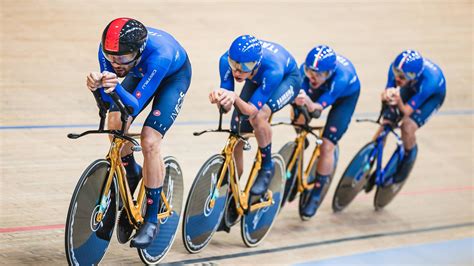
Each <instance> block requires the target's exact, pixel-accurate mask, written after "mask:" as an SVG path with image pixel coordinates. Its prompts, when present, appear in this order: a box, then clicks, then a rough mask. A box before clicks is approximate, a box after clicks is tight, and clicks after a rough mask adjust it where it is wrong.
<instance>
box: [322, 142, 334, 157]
mask: <svg viewBox="0 0 474 266" xmlns="http://www.w3.org/2000/svg"><path fill="white" fill-rule="evenodd" d="M335 147H336V145H334V143H332V141H330V140H329V139H326V138H323V144H322V145H321V156H329V155H332V154H333V152H334V149H335Z"/></svg>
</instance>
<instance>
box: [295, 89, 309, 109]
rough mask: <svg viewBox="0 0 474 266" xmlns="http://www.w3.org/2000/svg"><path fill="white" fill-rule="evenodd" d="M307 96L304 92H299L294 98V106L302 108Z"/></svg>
mask: <svg viewBox="0 0 474 266" xmlns="http://www.w3.org/2000/svg"><path fill="white" fill-rule="evenodd" d="M306 98H308V95H306V92H305V91H304V90H300V92H299V93H298V96H296V98H295V104H296V105H298V106H303V105H305V104H306V102H307V99H306Z"/></svg>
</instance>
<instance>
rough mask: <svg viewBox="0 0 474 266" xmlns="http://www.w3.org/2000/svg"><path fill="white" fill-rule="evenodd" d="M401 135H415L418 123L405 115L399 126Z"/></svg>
mask: <svg viewBox="0 0 474 266" xmlns="http://www.w3.org/2000/svg"><path fill="white" fill-rule="evenodd" d="M400 128H401V130H402V134H403V135H407V136H412V135H415V132H416V130H417V129H418V125H417V124H416V122H415V121H413V119H411V118H410V117H405V118H404V119H403V121H402V124H401V126H400Z"/></svg>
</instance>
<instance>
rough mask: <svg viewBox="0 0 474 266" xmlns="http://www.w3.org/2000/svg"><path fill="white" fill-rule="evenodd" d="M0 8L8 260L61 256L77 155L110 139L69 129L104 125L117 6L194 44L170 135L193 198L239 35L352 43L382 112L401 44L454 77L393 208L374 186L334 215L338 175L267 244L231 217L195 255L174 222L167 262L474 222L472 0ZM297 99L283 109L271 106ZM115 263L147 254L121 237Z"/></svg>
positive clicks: (389, 238) (401, 241)
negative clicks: (221, 66) (98, 77)
mask: <svg viewBox="0 0 474 266" xmlns="http://www.w3.org/2000/svg"><path fill="white" fill-rule="evenodd" d="M0 10H1V16H0V29H1V35H0V37H1V44H0V47H1V56H0V61H1V79H0V81H1V83H0V88H1V98H0V99H1V100H0V109H1V118H0V126H1V127H0V177H1V179H0V180H1V183H0V188H1V192H0V200H1V202H0V204H1V205H0V264H9V265H11V264H48V265H50V264H65V263H66V261H65V255H64V222H65V219H66V212H67V207H68V205H69V200H70V196H71V194H72V191H73V189H74V187H75V184H76V182H77V180H78V178H79V176H80V174H81V172H82V170H83V169H84V168H85V167H86V166H87V165H88V164H89V163H90V162H91V161H92V160H94V159H96V158H99V157H102V156H103V155H104V154H105V152H106V149H107V148H108V146H107V139H106V138H101V137H94V136H91V137H86V138H83V139H80V140H76V141H72V140H69V139H67V138H66V134H67V133H69V132H79V131H83V130H86V129H91V128H95V127H96V125H97V122H98V116H97V110H96V107H95V103H94V100H93V97H92V95H91V94H90V93H89V92H88V91H87V90H86V88H85V75H86V74H87V73H88V72H89V71H95V70H97V69H98V63H97V58H96V57H97V46H98V42H99V38H100V35H101V33H102V30H103V28H104V27H105V25H106V24H107V23H108V22H109V21H110V20H112V19H113V18H115V17H119V16H129V17H134V18H137V19H139V20H140V21H142V22H143V23H144V24H146V25H149V26H154V27H157V28H161V29H164V30H166V31H168V32H170V33H172V34H173V35H174V36H175V37H176V38H177V39H178V40H179V41H180V42H181V43H182V44H183V46H184V47H185V48H186V49H187V51H188V53H189V56H190V59H191V62H192V66H193V81H192V84H191V88H190V90H189V92H188V94H187V96H186V99H185V103H184V107H183V109H182V111H181V114H180V116H179V118H178V120H177V123H176V124H175V125H174V126H173V128H172V129H171V130H170V131H169V132H168V135H167V136H166V141H165V147H164V152H165V154H167V155H174V156H176V157H177V158H178V160H179V162H180V164H181V166H182V167H183V171H184V178H185V191H186V193H185V195H184V197H186V196H187V191H188V189H189V186H190V184H191V183H192V180H193V178H194V176H195V174H196V172H197V170H198V169H199V167H200V165H201V164H202V163H203V162H204V161H205V160H206V159H207V158H208V157H209V156H210V155H211V154H213V153H216V152H218V151H220V149H221V148H222V147H223V145H224V141H225V136H217V137H216V136H211V135H209V136H203V137H199V138H196V137H193V136H192V135H191V133H192V132H193V131H195V130H201V129H206V128H213V127H215V126H216V123H217V121H216V119H217V112H216V108H215V106H212V105H210V104H209V103H208V100H207V94H208V92H209V91H210V90H211V89H212V88H215V87H217V86H218V85H219V80H218V65H217V63H218V57H219V56H220V55H221V54H222V53H223V52H224V51H225V50H226V49H227V47H228V46H229V45H230V43H231V41H232V40H233V38H235V37H236V36H237V35H240V34H243V33H252V34H255V35H256V36H257V37H259V38H262V39H265V40H271V41H275V42H278V43H281V44H282V45H283V46H285V47H286V48H287V49H289V50H290V51H291V52H292V53H293V55H294V56H295V57H296V58H297V61H298V62H302V60H303V59H304V57H305V56H306V53H307V52H308V51H309V50H310V49H311V48H312V47H313V46H314V45H316V44H320V43H324V44H328V45H330V46H332V47H333V48H334V49H335V50H336V51H337V52H338V53H341V54H343V55H345V56H347V57H348V58H349V59H350V60H352V62H353V63H354V65H355V66H356V68H357V71H358V74H359V77H360V80H361V83H362V93H361V96H360V98H359V103H358V106H357V109H356V115H357V116H358V117H361V116H364V117H375V116H376V114H377V113H378V111H379V101H378V99H379V93H380V90H381V89H382V88H383V87H384V85H385V82H386V74H387V69H388V65H389V63H390V62H391V60H393V58H394V57H395V56H396V54H397V53H399V52H400V51H401V50H403V49H406V48H412V49H417V50H419V51H421V53H422V54H423V55H424V56H426V57H428V58H430V59H432V60H433V61H434V62H436V63H438V64H439V65H440V66H441V68H442V69H443V70H444V73H445V75H446V78H447V91H448V93H447V94H448V95H447V98H446V101H445V103H444V106H443V107H442V110H441V112H440V113H439V115H436V116H434V117H433V118H432V120H431V121H430V122H429V123H428V124H427V125H426V126H425V127H424V128H422V130H420V131H419V132H418V135H417V137H418V143H419V147H420V152H419V158H418V161H417V164H416V166H415V169H414V171H413V172H412V175H411V178H410V180H409V181H408V183H407V185H406V186H405V187H404V190H403V191H402V194H401V195H399V196H398V198H396V199H395V201H394V202H393V203H392V204H391V205H389V206H388V207H387V208H386V209H385V210H383V211H380V212H375V211H374V210H373V207H372V198H373V192H372V193H371V194H370V195H365V194H364V195H360V196H359V197H358V198H357V199H356V201H355V202H353V204H352V205H351V206H350V207H349V208H348V209H347V210H345V211H344V212H343V213H340V214H333V213H332V210H331V207H330V203H331V200H332V196H333V191H334V188H335V183H333V185H332V187H331V190H330V192H329V194H328V198H326V200H325V202H324V204H323V206H322V207H321V209H320V211H319V212H318V214H317V216H316V218H314V219H313V220H311V221H309V222H301V221H300V219H299V217H298V213H297V205H296V204H290V205H289V206H288V207H286V208H285V209H284V210H283V212H282V213H281V214H280V216H279V217H278V220H277V221H276V223H275V225H274V228H273V231H272V232H271V233H270V235H269V237H268V238H267V239H266V240H265V241H264V242H263V243H262V245H260V246H259V247H257V248H254V249H247V248H245V247H244V245H243V243H242V241H241V239H240V232H239V230H240V229H239V228H238V227H236V228H233V230H232V232H231V233H230V234H229V235H227V234H225V233H219V234H216V235H215V237H214V239H213V241H212V243H211V245H210V246H209V247H208V248H207V249H206V250H204V252H202V253H200V254H198V255H189V254H187V252H186V251H185V249H184V247H183V244H182V240H181V234H180V233H179V234H178V236H177V238H176V241H175V244H174V246H173V248H172V250H171V252H170V253H169V254H168V255H167V257H166V258H165V260H164V262H187V263H198V262H206V261H211V262H215V263H222V264H236V263H249V264H250V263H256V262H260V263H280V264H292V263H297V262H305V261H310V260H313V261H314V260H317V259H323V258H330V257H338V256H342V255H348V254H355V253H360V252H365V251H372V250H379V249H387V248H392V247H400V246H404V245H408V244H419V243H429V242H436V241H441V240H454V239H461V238H470V237H473V236H474V230H473V224H474V209H473V190H474V185H473V178H474V175H473V164H474V159H473V158H474V156H473V147H474V146H473V129H474V122H473V85H472V84H473V83H472V82H473V74H472V73H473V61H472V60H473V58H472V51H473V50H472V47H473V39H472V36H473V29H472V22H473V6H472V1H469V0H468V1H454V0H439V1H422V0H418V1H408V0H401V1H387V0H384V1H375V0H372V1H371V0H353V1H349V0H347V1H346V0H339V1H319V0H318V1H309V0H308V1H290V0H286V1H259V2H257V1H191V0H190V1H160V0H149V1H128V2H127V3H120V4H119V1H24V0H2V2H1V6H0ZM288 113H289V110H288V109H284V110H282V111H281V112H280V113H278V114H277V115H276V118H277V119H285V118H286V117H287V116H288ZM144 117H145V115H142V116H141V117H140V119H139V120H138V122H142V121H143V119H144ZM139 130H140V128H139V127H133V131H139ZM374 130H375V127H374V126H372V125H367V124H356V123H355V122H353V123H352V124H351V127H350V128H349V130H348V132H347V133H346V135H345V136H344V138H343V139H342V141H341V142H340V147H341V156H340V161H339V166H338V170H337V174H336V181H337V180H338V179H339V177H340V175H341V174H342V171H343V170H344V168H345V167H346V166H347V164H348V163H349V161H350V159H351V158H352V156H353V155H354V154H355V152H356V151H357V150H358V149H359V148H360V147H361V146H362V145H363V144H365V142H367V141H368V140H369V139H370V137H371V136H372V134H373V133H374ZM293 137H294V133H293V130H292V129H290V128H281V129H279V130H278V131H274V141H273V147H274V150H275V151H276V150H277V149H279V148H280V147H281V146H282V145H283V144H284V143H285V142H286V141H289V140H291V139H292V138H293ZM255 147H256V145H254V149H253V151H255ZM248 154H249V155H248V156H249V157H250V156H252V155H251V153H248ZM139 157H140V156H139ZM247 162H248V161H247ZM247 165H248V164H247ZM471 248H472V247H471ZM117 263H123V264H132V263H136V264H139V263H140V260H139V258H138V256H137V253H136V251H135V250H132V249H130V248H128V245H119V244H118V243H117V242H116V240H115V237H114V238H113V241H112V244H111V247H110V248H109V251H108V253H107V255H106V256H105V258H104V260H103V264H117ZM394 263H395V262H394ZM470 263H472V261H471V262H470ZM468 264H469V263H468Z"/></svg>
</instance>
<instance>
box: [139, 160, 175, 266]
mask: <svg viewBox="0 0 474 266" xmlns="http://www.w3.org/2000/svg"><path fill="white" fill-rule="evenodd" d="M163 162H164V165H165V169H166V172H165V177H164V182H163V192H165V195H166V199H167V200H168V203H169V205H170V206H171V208H172V214H171V216H168V217H166V218H163V219H159V220H158V222H159V223H160V231H159V232H158V235H157V236H156V238H155V240H153V242H152V243H151V245H150V246H149V247H147V248H145V249H137V250H138V255H139V256H140V259H141V260H142V262H143V263H145V264H157V263H158V262H160V261H161V260H162V259H163V258H164V257H165V256H166V254H167V253H168V252H169V250H170V249H171V246H172V245H173V242H174V239H175V237H176V233H177V231H178V226H179V220H180V217H181V212H182V209H183V173H182V171H181V167H180V166H179V164H178V162H177V161H176V159H175V158H174V157H171V156H167V157H165V158H164V160H163ZM165 211H166V206H165V204H164V203H162V204H161V207H160V210H159V212H160V213H162V212H165Z"/></svg>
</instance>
